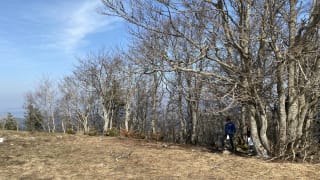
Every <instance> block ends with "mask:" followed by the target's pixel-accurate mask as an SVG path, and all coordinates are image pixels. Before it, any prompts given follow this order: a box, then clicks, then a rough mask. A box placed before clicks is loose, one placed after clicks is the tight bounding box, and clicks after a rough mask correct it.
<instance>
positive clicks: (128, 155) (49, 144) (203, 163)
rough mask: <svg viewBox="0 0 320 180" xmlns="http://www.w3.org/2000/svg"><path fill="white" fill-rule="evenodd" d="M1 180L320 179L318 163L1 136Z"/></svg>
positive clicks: (120, 142) (139, 144) (135, 143)
mask: <svg viewBox="0 0 320 180" xmlns="http://www.w3.org/2000/svg"><path fill="white" fill-rule="evenodd" d="M0 137H4V138H5V141H4V143H1V144H0V179H319V177H320V171H319V170H320V165H319V164H294V163H271V162H265V161H263V160H260V159H256V158H248V157H239V156H236V155H224V154H221V153H212V152H210V151H209V150H207V149H205V148H200V147H191V146H189V147H184V146H179V145H164V144H163V143H157V142H148V141H146V140H134V139H128V138H117V137H115V138H112V137H90V136H80V135H63V134H47V133H34V134H31V133H28V132H10V131H0Z"/></svg>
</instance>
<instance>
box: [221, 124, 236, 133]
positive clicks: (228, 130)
mask: <svg viewBox="0 0 320 180" xmlns="http://www.w3.org/2000/svg"><path fill="white" fill-rule="evenodd" d="M224 132H225V133H226V134H229V135H234V134H235V133H236V126H235V125H234V124H233V123H232V122H228V123H226V124H225V125H224Z"/></svg>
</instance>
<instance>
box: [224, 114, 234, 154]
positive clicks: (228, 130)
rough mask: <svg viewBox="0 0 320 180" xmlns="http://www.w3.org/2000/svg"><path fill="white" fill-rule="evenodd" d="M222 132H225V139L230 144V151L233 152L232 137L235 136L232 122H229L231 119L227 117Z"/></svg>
mask: <svg viewBox="0 0 320 180" xmlns="http://www.w3.org/2000/svg"><path fill="white" fill-rule="evenodd" d="M224 132H225V137H226V138H227V140H229V142H230V146H231V150H232V151H235V147H234V144H233V138H234V135H235V134H236V126H235V125H234V123H233V122H231V119H230V118H229V117H227V119H226V124H225V125H224Z"/></svg>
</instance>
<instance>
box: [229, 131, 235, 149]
mask: <svg viewBox="0 0 320 180" xmlns="http://www.w3.org/2000/svg"><path fill="white" fill-rule="evenodd" d="M229 141H230V146H231V150H232V151H233V152H234V151H235V148H234V144H233V134H229Z"/></svg>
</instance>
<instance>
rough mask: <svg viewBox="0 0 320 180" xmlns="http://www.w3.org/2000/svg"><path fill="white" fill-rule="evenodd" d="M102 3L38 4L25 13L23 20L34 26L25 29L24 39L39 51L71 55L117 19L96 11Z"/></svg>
mask: <svg viewBox="0 0 320 180" xmlns="http://www.w3.org/2000/svg"><path fill="white" fill-rule="evenodd" d="M101 6H103V4H102V3H101V2H100V0H82V1H77V0H76V1H57V3H53V4H41V5H38V6H37V7H34V9H32V10H30V11H29V12H27V13H26V14H22V17H21V18H22V20H23V21H22V22H28V23H30V24H32V25H33V26H34V28H33V29H31V30H30V29H26V30H24V33H25V35H24V36H23V39H25V40H26V41H28V42H36V43H32V44H29V47H33V48H35V49H40V50H49V51H51V50H55V51H56V50H59V51H64V52H65V53H71V54H73V53H74V52H75V51H76V49H77V48H79V47H81V46H82V45H86V44H85V43H86V42H87V36H88V35H90V34H94V33H98V32H103V31H108V30H112V29H113V28H115V27H116V26H117V23H118V22H120V21H121V20H120V18H116V17H108V16H104V15H101V14H99V13H98V8H101Z"/></svg>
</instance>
